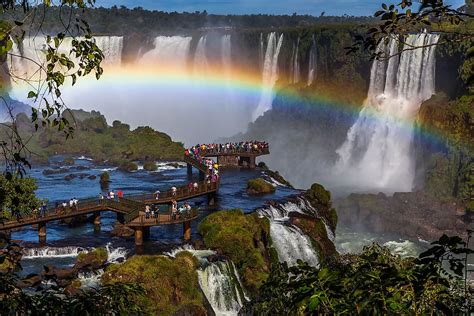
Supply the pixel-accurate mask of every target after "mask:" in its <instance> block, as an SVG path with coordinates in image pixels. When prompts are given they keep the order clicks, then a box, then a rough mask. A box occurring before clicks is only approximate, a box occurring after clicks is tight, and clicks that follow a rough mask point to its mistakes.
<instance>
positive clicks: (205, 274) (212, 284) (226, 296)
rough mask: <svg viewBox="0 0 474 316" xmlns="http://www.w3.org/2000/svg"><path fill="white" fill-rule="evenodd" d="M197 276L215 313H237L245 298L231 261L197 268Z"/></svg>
mask: <svg viewBox="0 0 474 316" xmlns="http://www.w3.org/2000/svg"><path fill="white" fill-rule="evenodd" d="M198 278H199V285H200V286H201V289H202V291H203V292H204V295H206V298H207V300H208V301H209V303H210V304H211V306H212V309H213V310H214V312H215V313H216V315H238V313H239V311H240V309H241V308H242V306H243V305H244V302H245V300H247V298H246V297H245V294H244V292H243V290H242V287H241V284H240V280H239V276H238V274H237V270H236V268H235V266H234V264H233V263H229V262H227V261H226V262H222V261H219V262H216V263H210V264H209V265H208V266H207V267H205V268H204V269H199V270H198Z"/></svg>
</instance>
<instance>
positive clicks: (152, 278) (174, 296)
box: [102, 252, 206, 315]
mask: <svg viewBox="0 0 474 316" xmlns="http://www.w3.org/2000/svg"><path fill="white" fill-rule="evenodd" d="M197 265H198V262H197V259H196V258H195V257H193V255H192V254H190V253H188V252H181V253H179V254H178V255H177V256H176V259H170V258H167V257H164V256H133V257H131V258H129V259H128V260H127V261H126V262H124V263H122V264H113V265H111V266H109V267H108V268H107V270H106V271H105V273H104V275H103V276H102V283H103V284H104V285H111V284H116V283H120V282H123V283H126V284H140V285H142V286H143V287H144V293H145V294H146V295H145V296H142V297H133V299H134V300H136V302H137V303H138V304H139V305H140V306H141V307H142V308H143V309H144V310H145V312H146V314H150V315H175V314H177V313H179V312H180V311H181V310H186V309H187V308H190V307H191V309H192V310H193V313H194V314H195V315H205V314H206V310H205V308H204V306H203V303H202V302H203V294H202V292H201V290H200V288H199V283H198V276H197V272H196V268H197Z"/></svg>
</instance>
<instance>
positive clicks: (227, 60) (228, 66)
mask: <svg viewBox="0 0 474 316" xmlns="http://www.w3.org/2000/svg"><path fill="white" fill-rule="evenodd" d="M231 53H232V46H231V42H230V34H226V35H223V36H222V37H221V56H222V68H223V71H224V74H225V76H226V78H227V80H229V79H230V78H231V71H232V55H231Z"/></svg>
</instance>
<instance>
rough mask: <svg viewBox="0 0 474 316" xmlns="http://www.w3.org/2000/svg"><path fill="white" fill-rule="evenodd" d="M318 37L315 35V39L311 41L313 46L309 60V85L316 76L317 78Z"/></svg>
mask: <svg viewBox="0 0 474 316" xmlns="http://www.w3.org/2000/svg"><path fill="white" fill-rule="evenodd" d="M316 49H317V45H316V39H315V38H314V35H313V40H312V42H311V48H310V50H309V60H308V86H310V85H311V84H312V83H313V81H314V78H316V66H317V56H316Z"/></svg>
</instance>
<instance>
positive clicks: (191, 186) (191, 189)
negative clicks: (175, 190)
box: [188, 182, 193, 193]
mask: <svg viewBox="0 0 474 316" xmlns="http://www.w3.org/2000/svg"><path fill="white" fill-rule="evenodd" d="M188 191H189V193H191V192H192V191H193V183H192V182H189V183H188Z"/></svg>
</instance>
